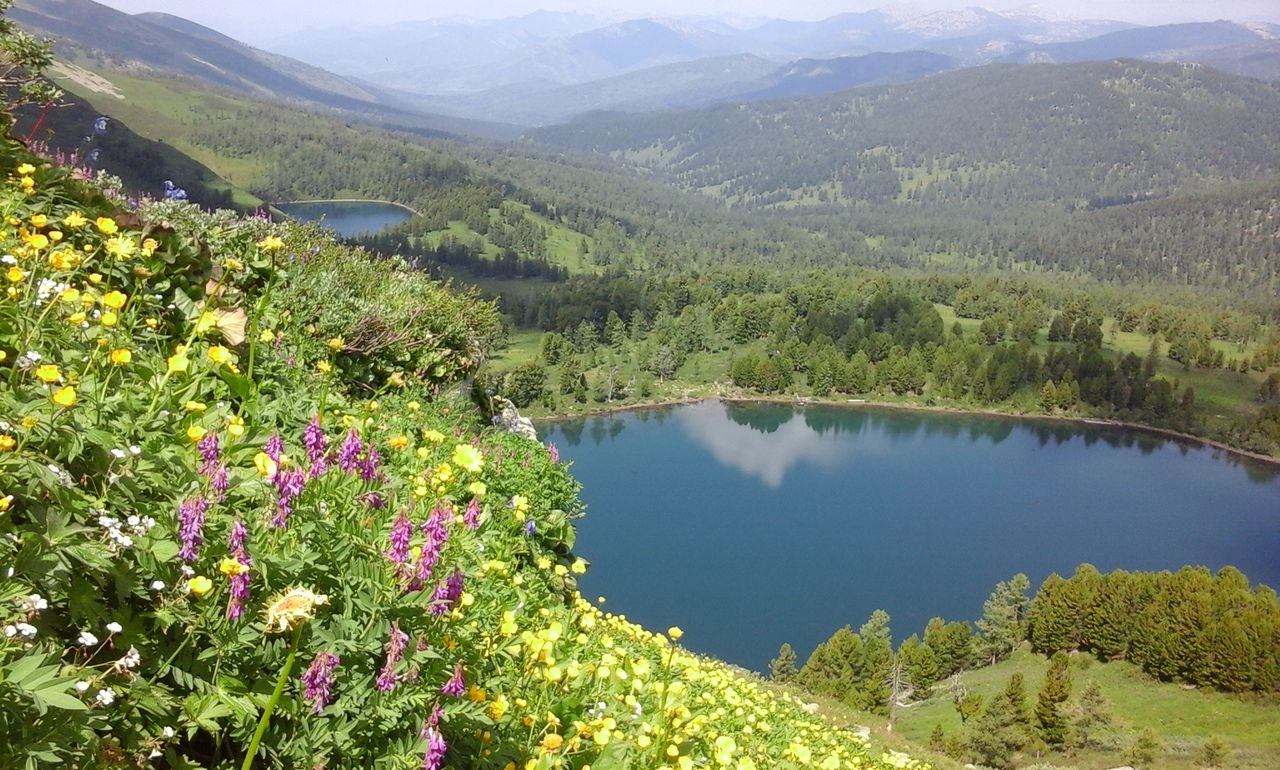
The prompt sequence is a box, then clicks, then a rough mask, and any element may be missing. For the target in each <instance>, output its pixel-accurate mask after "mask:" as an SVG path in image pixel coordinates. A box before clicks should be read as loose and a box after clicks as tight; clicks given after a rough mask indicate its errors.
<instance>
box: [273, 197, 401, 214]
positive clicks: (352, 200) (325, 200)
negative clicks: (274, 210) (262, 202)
mask: <svg viewBox="0 0 1280 770" xmlns="http://www.w3.org/2000/svg"><path fill="white" fill-rule="evenodd" d="M295 203H382V204H386V205H388V206H395V207H396V208H400V209H404V210H405V211H408V212H410V213H412V214H413V215H414V216H415V217H416V216H420V214H421V212H419V211H418V210H417V209H414V208H413V207H411V206H406V205H404V204H403V203H396V202H395V201H380V200H377V199H374V198H317V199H315V200H305V201H272V202H271V203H269V204H268V205H270V206H292V205H294V204H295Z"/></svg>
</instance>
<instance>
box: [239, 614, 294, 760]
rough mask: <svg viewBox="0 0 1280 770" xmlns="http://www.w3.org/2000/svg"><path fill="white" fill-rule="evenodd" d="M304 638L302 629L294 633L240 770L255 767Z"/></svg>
mask: <svg viewBox="0 0 1280 770" xmlns="http://www.w3.org/2000/svg"><path fill="white" fill-rule="evenodd" d="M301 636H302V629H301V628H299V629H298V630H297V631H294V632H293V643H292V644H290V645H289V657H287V658H285V659H284V667H283V668H281V669H280V678H279V679H277V680H276V689H275V692H273V693H271V700H269V701H267V707H266V708H264V709H263V710H262V716H261V718H259V719H258V729H257V731H255V732H254V734H253V740H252V741H250V743H249V750H248V751H247V752H245V755H244V762H243V763H241V765H240V770H250V768H252V767H253V758H254V757H255V756H257V754H258V744H260V743H262V736H263V734H265V733H266V732H267V725H268V724H270V723H271V714H272V713H273V712H274V711H275V710H276V704H277V703H279V702H280V696H281V695H283V694H284V686H285V683H286V682H288V681H289V672H290V671H291V670H293V659H294V658H295V657H297V654H298V639H299V638H300V637H301Z"/></svg>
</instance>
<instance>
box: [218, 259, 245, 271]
mask: <svg viewBox="0 0 1280 770" xmlns="http://www.w3.org/2000/svg"><path fill="white" fill-rule="evenodd" d="M222 264H223V266H224V267H226V268H227V269H228V270H231V271H232V272H234V271H236V270H243V269H244V263H243V262H241V261H240V260H238V259H235V258H233V257H228V258H227V260H226V261H225V262H223V263H222Z"/></svg>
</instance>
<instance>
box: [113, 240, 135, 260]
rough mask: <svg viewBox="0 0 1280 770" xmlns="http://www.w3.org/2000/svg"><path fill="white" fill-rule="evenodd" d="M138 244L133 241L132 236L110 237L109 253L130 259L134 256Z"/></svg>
mask: <svg viewBox="0 0 1280 770" xmlns="http://www.w3.org/2000/svg"><path fill="white" fill-rule="evenodd" d="M137 248H138V245H137V244H136V243H134V242H133V239H132V238H109V239H108V240H107V253H108V254H110V255H111V256H113V257H115V258H116V259H128V258H129V257H132V256H133V252H134V251H136V250H137Z"/></svg>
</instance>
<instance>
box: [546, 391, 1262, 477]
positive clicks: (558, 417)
mask: <svg viewBox="0 0 1280 770" xmlns="http://www.w3.org/2000/svg"><path fill="white" fill-rule="evenodd" d="M704 401H723V402H726V403H730V404H778V405H789V406H838V407H844V408H859V407H862V408H866V407H870V408H873V409H898V410H908V411H916V412H935V413H944V414H957V415H972V416H976V417H1004V418H1007V419H1012V420H1039V421H1053V422H1065V423H1075V424H1079V425H1091V426H1094V427H1104V428H1117V429H1120V430H1128V431H1133V432H1135V433H1145V434H1147V435H1150V436H1156V437H1159V438H1164V439H1169V440H1172V441H1177V442H1179V443H1183V444H1193V445H1196V446H1200V447H1204V448H1207V449H1216V450H1218V451H1221V452H1225V453H1226V454H1228V455H1230V456H1232V457H1233V458H1235V459H1238V460H1244V461H1248V462H1255V463H1261V464H1263V465H1266V466H1268V467H1270V468H1273V469H1277V470H1280V457H1273V456H1271V455H1264V454H1260V453H1258V452H1250V451H1249V450H1247V449H1240V448H1238V447H1233V446H1231V445H1229V444H1224V443H1223V442H1221V441H1215V440H1213V439H1209V438H1204V437H1202V436H1197V435H1195V434H1193V433H1184V432H1182V431H1177V430H1173V429H1172V428H1158V427H1156V426H1154V425H1143V424H1141V423H1136V422H1125V421H1123V420H1110V419H1104V418H1099V417H1078V416H1072V415H1058V414H1025V413H1017V412H998V411H995V410H993V409H975V408H971V407H956V406H942V405H937V404H934V405H929V404H907V403H900V402H896V401H875V400H871V399H844V400H834V399H820V398H813V397H811V396H800V397H793V398H783V397H779V396H737V395H724V394H716V395H706V396H680V397H673V398H669V399H663V400H659V401H646V402H642V403H637V404H623V405H620V406H613V407H597V408H593V409H589V410H587V411H584V412H579V413H576V414H554V415H547V416H544V417H533V418H530V419H532V420H533V422H534V424H535V425H536V424H538V423H559V422H565V421H568V420H575V419H578V418H582V417H599V416H602V415H607V414H618V413H623V412H638V411H642V410H650V409H664V408H668V407H674V406H688V405H691V404H700V403H702V402H704Z"/></svg>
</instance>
